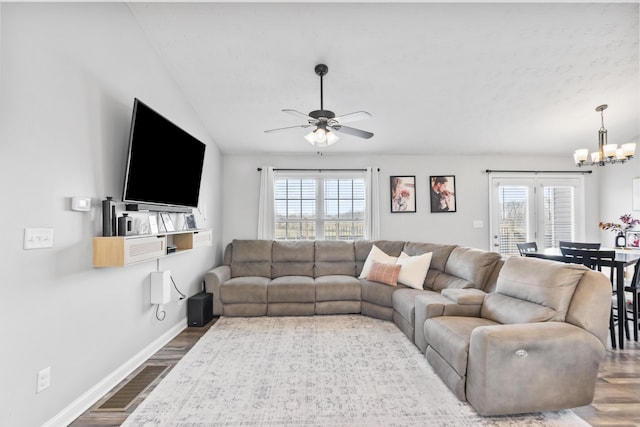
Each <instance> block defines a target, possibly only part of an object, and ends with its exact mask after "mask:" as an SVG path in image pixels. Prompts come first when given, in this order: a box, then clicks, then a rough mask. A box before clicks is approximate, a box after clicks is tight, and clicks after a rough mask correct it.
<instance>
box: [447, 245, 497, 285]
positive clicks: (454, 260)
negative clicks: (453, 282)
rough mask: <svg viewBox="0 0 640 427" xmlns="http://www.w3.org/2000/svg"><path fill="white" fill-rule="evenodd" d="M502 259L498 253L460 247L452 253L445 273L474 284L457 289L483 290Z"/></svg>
mask: <svg viewBox="0 0 640 427" xmlns="http://www.w3.org/2000/svg"><path fill="white" fill-rule="evenodd" d="M501 258H502V256H501V255H500V254H499V253H497V252H487V251H483V250H481V249H474V248H465V247H461V246H458V247H456V248H454V249H453V250H452V251H451V254H450V255H449V258H448V259H447V264H446V266H445V269H444V272H445V273H447V274H449V275H451V276H456V277H459V278H461V279H464V280H466V281H468V282H470V283H471V284H472V285H471V286H456V287H465V288H468V287H473V288H478V289H483V288H484V285H485V284H486V283H487V280H488V279H489V277H490V276H491V273H493V271H494V269H495V267H496V265H497V263H498V261H500V259H501Z"/></svg>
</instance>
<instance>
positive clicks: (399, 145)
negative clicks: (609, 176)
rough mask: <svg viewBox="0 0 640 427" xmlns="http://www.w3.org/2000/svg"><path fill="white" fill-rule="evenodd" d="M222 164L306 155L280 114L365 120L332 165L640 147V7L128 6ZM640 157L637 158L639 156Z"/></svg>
mask: <svg viewBox="0 0 640 427" xmlns="http://www.w3.org/2000/svg"><path fill="white" fill-rule="evenodd" d="M129 7H130V9H131V11H132V13H133V14H134V16H135V18H136V19H137V21H138V22H139V23H140V26H141V28H142V29H143V31H144V32H145V33H146V35H147V37H148V38H149V40H150V42H151V43H152V45H153V46H154V47H155V49H156V50H157V52H158V54H159V55H160V57H161V58H162V60H163V61H164V62H165V64H166V67H167V69H168V70H169V72H170V73H171V74H172V75H173V77H174V78H175V80H176V82H177V84H178V85H179V86H180V87H181V88H182V90H183V91H184V95H185V96H186V98H187V99H188V100H189V101H190V102H191V103H192V105H193V107H194V109H195V110H196V111H197V113H198V114H199V115H200V117H201V119H202V121H203V123H204V124H205V126H206V127H207V128H208V130H209V132H210V136H211V137H212V139H213V140H214V141H215V142H216V143H217V144H218V146H219V147H220V149H221V150H222V151H223V152H224V153H248V152H270V153H285V152H286V153H298V152H310V151H311V152H315V149H314V148H313V147H311V146H310V145H309V144H307V143H306V142H305V140H304V139H303V136H304V135H305V134H306V133H307V130H305V129H295V130H291V131H288V132H284V133H277V134H265V133H264V132H263V131H264V130H266V129H272V128H279V127H285V126H294V125H297V124H302V123H304V122H303V121H301V120H298V119H297V118H295V117H293V116H291V115H288V114H285V113H283V112H282V111H281V110H282V109H284V108H290V109H295V110H299V111H302V112H304V113H308V112H310V111H312V110H316V109H319V108H320V79H319V77H318V76H317V75H316V74H315V73H314V67H315V65H316V64H318V63H324V64H327V65H328V67H329V73H328V74H327V76H326V77H325V78H324V107H325V109H328V110H332V111H334V112H335V113H336V114H337V115H343V114H346V113H350V112H353V111H359V110H365V111H368V112H369V113H371V114H372V116H373V118H371V119H368V120H364V121H358V122H353V123H349V126H352V127H355V128H360V129H364V130H368V131H371V132H373V133H374V134H375V136H374V137H373V138H372V139H370V140H363V139H360V138H356V137H353V136H349V135H344V134H342V135H341V139H340V141H338V142H337V143H336V144H335V145H333V146H332V147H330V148H328V149H327V150H330V151H332V152H337V153H343V152H344V153H358V152H371V153H381V154H382V153H397V154H409V153H420V154H451V153H469V154H503V153H504V154H511V153H523V154H566V155H567V156H570V155H571V153H572V152H573V150H575V149H576V148H581V147H585V148H589V149H590V150H593V149H595V148H596V147H597V132H598V129H599V127H600V116H599V113H596V112H595V107H596V106H598V105H600V104H605V103H606V104H608V105H609V108H608V109H607V110H606V111H605V127H606V128H607V129H608V131H609V142H610V143H618V144H622V143H625V142H640V141H638V139H639V137H640V65H639V63H640V59H639V58H640V55H639V50H640V46H639V25H638V23H639V20H640V17H639V5H638V2H637V1H633V2H631V3H629V2H627V3H538V4H526V3H435V2H426V3H424V2H419V3H401V4H394V3H269V2H263V3H207V2H201V3H132V4H130V5H129ZM639 148H640V147H639Z"/></svg>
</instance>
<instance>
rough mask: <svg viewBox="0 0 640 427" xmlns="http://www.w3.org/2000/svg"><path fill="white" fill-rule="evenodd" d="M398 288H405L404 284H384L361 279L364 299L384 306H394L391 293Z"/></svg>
mask: <svg viewBox="0 0 640 427" xmlns="http://www.w3.org/2000/svg"><path fill="white" fill-rule="evenodd" d="M398 288H404V286H403V285H398V287H397V288H396V287H393V286H387V285H383V284H382V283H378V282H372V281H370V280H367V279H360V291H361V292H362V301H366V302H371V303H373V304H376V305H381V306H383V307H390V308H391V307H393V303H392V302H391V295H392V294H393V292H394V291H395V290H396V289H398Z"/></svg>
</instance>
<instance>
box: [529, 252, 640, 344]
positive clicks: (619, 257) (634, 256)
mask: <svg viewBox="0 0 640 427" xmlns="http://www.w3.org/2000/svg"><path fill="white" fill-rule="evenodd" d="M600 250H603V251H604V250H608V251H611V250H613V251H615V253H616V256H615V259H614V260H613V265H612V266H611V267H612V268H615V272H616V275H615V283H613V284H612V285H613V286H614V287H615V290H616V305H617V307H618V316H619V318H620V319H623V318H624V317H623V316H625V315H624V313H625V310H626V309H627V307H626V305H627V302H626V298H625V296H624V272H625V269H626V268H627V267H631V266H633V267H634V268H636V269H637V268H639V265H640V263H638V261H640V252H639V251H635V250H629V249H624V248H601V249H600ZM523 255H524V256H528V257H534V258H543V259H549V260H553V261H561V262H566V259H565V257H564V256H563V255H562V252H561V251H560V248H545V249H539V250H537V251H532V252H526V253H523ZM618 345H619V346H620V349H623V348H624V327H623V326H622V321H619V325H618ZM614 348H615V347H614Z"/></svg>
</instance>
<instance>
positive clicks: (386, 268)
mask: <svg viewBox="0 0 640 427" xmlns="http://www.w3.org/2000/svg"><path fill="white" fill-rule="evenodd" d="M401 268H402V266H401V265H398V264H393V263H392V264H388V263H383V262H378V261H373V262H372V263H371V268H370V269H369V273H368V274H367V280H370V281H372V282H378V283H382V284H385V285H389V286H398V275H399V274H400V269H401Z"/></svg>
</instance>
